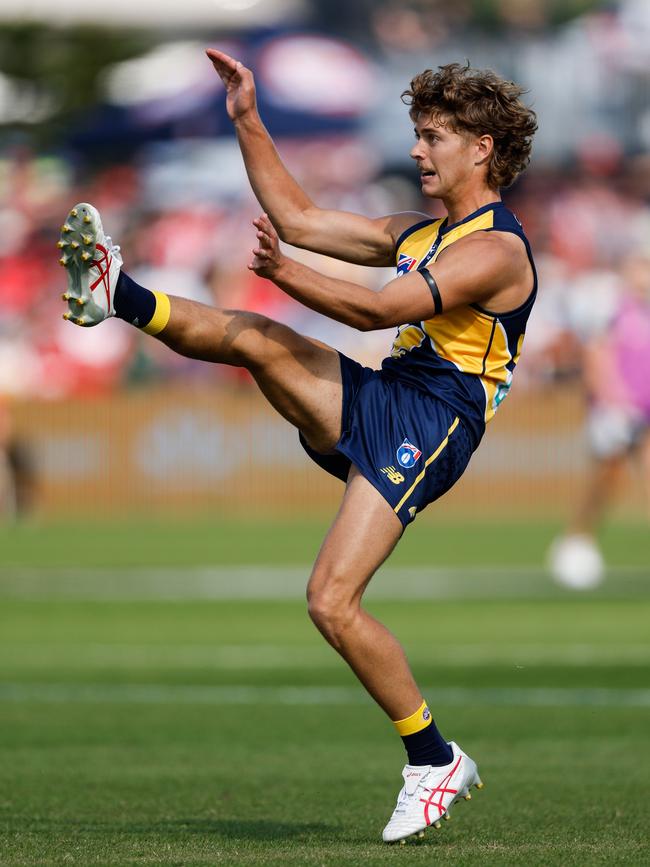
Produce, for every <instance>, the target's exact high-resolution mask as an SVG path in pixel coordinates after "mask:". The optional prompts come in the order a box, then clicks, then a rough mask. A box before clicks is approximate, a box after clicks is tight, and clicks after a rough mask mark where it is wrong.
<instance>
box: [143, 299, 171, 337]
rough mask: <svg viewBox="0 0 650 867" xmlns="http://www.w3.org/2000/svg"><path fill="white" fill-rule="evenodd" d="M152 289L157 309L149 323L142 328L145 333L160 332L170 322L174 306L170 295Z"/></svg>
mask: <svg viewBox="0 0 650 867" xmlns="http://www.w3.org/2000/svg"><path fill="white" fill-rule="evenodd" d="M152 291H153V294H154V295H155V297H156V309H155V310H154V314H153V316H152V317H151V319H150V320H149V322H148V323H147V325H145V326H144V327H143V328H142V331H144V332H145V334H160V332H161V331H162V330H163V328H165V326H166V325H167V323H168V322H169V317H170V315H171V309H172V307H171V303H170V301H169V296H168V295H165V293H164V292H156V291H155V290H152Z"/></svg>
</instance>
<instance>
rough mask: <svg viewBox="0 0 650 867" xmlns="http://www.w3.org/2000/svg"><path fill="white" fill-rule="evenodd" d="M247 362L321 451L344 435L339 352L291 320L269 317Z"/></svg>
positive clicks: (282, 410)
mask: <svg viewBox="0 0 650 867" xmlns="http://www.w3.org/2000/svg"><path fill="white" fill-rule="evenodd" d="M246 366H247V368H248V370H249V371H250V373H251V374H252V376H253V377H254V379H255V381H256V382H257V385H258V386H259V388H260V390H261V391H262V393H263V394H264V396H265V397H266V399H267V400H268V401H269V403H270V404H271V405H272V406H273V407H274V408H275V409H276V410H277V411H278V412H279V413H280V414H281V415H282V416H284V418H286V419H287V421H289V422H291V424H293V425H295V426H296V427H297V428H298V429H299V430H300V431H302V433H303V435H304V436H305V438H306V439H307V441H308V442H309V444H310V445H311V446H312V447H313V448H315V449H317V450H318V451H323V452H326V451H329V450H330V449H332V448H333V447H334V446H335V445H336V443H337V442H338V440H339V438H340V436H341V418H342V408H343V383H342V378H341V363H340V360H339V354H338V352H337V351H336V350H335V349H332V347H331V346H327V344H325V343H321V342H320V341H319V340H314V339H313V338H310V337H305V336H303V335H302V334H298V332H296V331H294V330H293V329H292V328H289V327H288V326H286V325H283V324H282V323H280V322H275V321H273V320H270V319H268V320H265V321H264V323H263V325H261V326H260V329H259V336H258V337H257V339H256V345H253V346H252V347H251V349H250V353H249V358H248V363H247V365H246Z"/></svg>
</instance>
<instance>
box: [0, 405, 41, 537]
mask: <svg viewBox="0 0 650 867" xmlns="http://www.w3.org/2000/svg"><path fill="white" fill-rule="evenodd" d="M34 482H35V477H34V466H33V461H32V457H31V454H30V452H29V448H28V446H27V444H26V443H24V442H22V441H21V440H20V439H19V438H18V437H17V436H16V434H15V432H14V430H13V425H12V420H11V410H10V407H9V404H8V402H6V401H2V400H0V522H2V521H15V520H17V519H19V518H24V517H26V516H27V515H28V514H29V512H30V510H31V507H32V504H33V500H34Z"/></svg>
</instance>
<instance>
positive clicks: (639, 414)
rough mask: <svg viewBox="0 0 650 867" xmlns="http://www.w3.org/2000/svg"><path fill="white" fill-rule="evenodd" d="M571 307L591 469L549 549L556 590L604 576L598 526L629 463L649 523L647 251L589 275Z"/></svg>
mask: <svg viewBox="0 0 650 867" xmlns="http://www.w3.org/2000/svg"><path fill="white" fill-rule="evenodd" d="M648 240H649V241H650V238H649V239H648ZM568 305H569V308H570V311H569V315H570V318H571V320H572V321H573V322H574V325H575V329H576V332H577V333H578V334H579V335H580V337H581V338H582V342H583V379H584V384H585V389H586V392H587V399H588V402H589V409H588V416H587V438H588V444H589V451H590V454H591V468H590V471H589V475H588V478H587V480H586V485H585V489H584V491H583V492H582V495H581V498H580V500H579V502H578V503H577V505H576V510H575V513H574V515H573V517H572V520H571V522H570V524H569V526H568V528H567V531H566V535H565V536H563V537H562V538H560V539H557V540H556V541H555V542H554V543H553V546H552V548H551V552H550V565H551V570H552V572H553V575H554V577H555V578H556V580H557V581H559V582H560V583H561V584H564V585H566V586H568V587H572V588H575V589H588V588H591V587H594V586H596V585H597V584H598V583H599V582H600V581H602V579H603V577H604V574H605V564H604V561H603V557H602V555H601V553H600V550H599V548H598V545H597V541H596V537H597V533H598V527H599V523H600V520H601V519H602V517H603V514H604V512H605V510H606V508H607V507H608V506H609V505H610V503H611V501H612V499H613V497H614V496H615V493H616V487H617V485H618V483H619V481H620V477H621V474H622V472H623V470H624V469H625V464H626V463H627V461H628V459H630V458H631V459H635V460H636V462H637V464H638V467H637V473H636V475H637V476H638V478H640V479H641V481H642V484H643V485H644V487H645V494H646V497H647V509H648V513H647V517H648V519H649V520H650V247H648V246H646V247H645V248H643V249H641V250H638V249H637V250H635V251H633V252H631V253H629V254H628V255H627V256H626V257H625V258H624V259H623V262H622V264H621V268H620V274H614V273H608V272H600V273H598V272H592V273H591V274H589V275H586V276H585V277H584V278H582V280H581V281H580V282H579V283H578V284H576V285H575V286H574V291H573V294H572V295H571V296H570V297H569V298H568Z"/></svg>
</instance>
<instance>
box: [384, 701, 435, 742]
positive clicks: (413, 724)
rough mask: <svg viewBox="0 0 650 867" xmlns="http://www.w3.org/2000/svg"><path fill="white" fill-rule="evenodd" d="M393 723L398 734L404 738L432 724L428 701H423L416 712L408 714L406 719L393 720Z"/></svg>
mask: <svg viewBox="0 0 650 867" xmlns="http://www.w3.org/2000/svg"><path fill="white" fill-rule="evenodd" d="M393 725H394V726H395V728H396V729H397V734H398V735H399V736H400V737H402V738H403V737H406V735H414V734H415V733H416V732H420V731H422V729H425V728H426V727H427V726H430V725H431V711H430V710H429V708H428V707H427V703H426V701H423V702H422V704H421V705H420V707H419V708H418V709H417V710H416V711H415V713H412V714H411V716H407V717H406V719H398V720H393Z"/></svg>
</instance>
